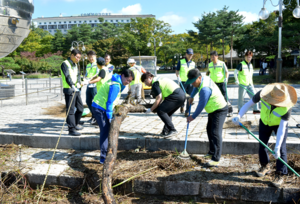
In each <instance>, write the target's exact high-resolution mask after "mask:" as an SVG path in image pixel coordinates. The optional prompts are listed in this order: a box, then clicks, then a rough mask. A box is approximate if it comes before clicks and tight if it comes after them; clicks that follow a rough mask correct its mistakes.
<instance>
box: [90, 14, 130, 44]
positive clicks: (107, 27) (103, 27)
mask: <svg viewBox="0 0 300 204" xmlns="http://www.w3.org/2000/svg"><path fill="white" fill-rule="evenodd" d="M99 21H100V23H98V24H97V26H96V27H94V32H92V39H93V40H94V42H95V41H99V40H104V39H108V38H115V37H116V36H120V34H121V33H122V32H123V27H124V26H123V23H119V24H118V26H117V24H114V23H110V22H105V21H104V18H99Z"/></svg>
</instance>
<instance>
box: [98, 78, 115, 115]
mask: <svg viewBox="0 0 300 204" xmlns="http://www.w3.org/2000/svg"><path fill="white" fill-rule="evenodd" d="M114 84H118V85H119V87H120V92H119V94H118V96H117V98H116V100H115V101H114V103H113V108H114V107H115V106H116V105H118V103H119V100H120V98H121V84H120V83H118V82H115V81H112V80H111V79H110V80H108V81H107V82H106V83H104V84H103V85H102V86H101V87H100V89H99V90H98V92H97V95H96V96H95V97H94V100H93V102H95V103H96V104H98V105H99V106H101V107H102V108H104V109H105V110H106V103H107V101H108V94H109V87H110V86H111V85H114Z"/></svg>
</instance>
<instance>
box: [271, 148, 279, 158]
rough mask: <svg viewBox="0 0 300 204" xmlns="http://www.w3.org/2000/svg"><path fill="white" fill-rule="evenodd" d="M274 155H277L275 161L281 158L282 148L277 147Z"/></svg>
mask: <svg viewBox="0 0 300 204" xmlns="http://www.w3.org/2000/svg"><path fill="white" fill-rule="evenodd" d="M274 153H275V154H273V156H274V157H275V159H278V158H280V148H278V147H275V149H274Z"/></svg>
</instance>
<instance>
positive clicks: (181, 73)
mask: <svg viewBox="0 0 300 204" xmlns="http://www.w3.org/2000/svg"><path fill="white" fill-rule="evenodd" d="M195 68H196V64H195V62H193V61H192V62H191V63H190V66H189V67H188V66H187V62H186V60H185V59H182V60H180V70H179V76H180V79H181V81H183V82H186V81H187V80H188V77H187V75H188V73H189V71H190V70H191V69H195Z"/></svg>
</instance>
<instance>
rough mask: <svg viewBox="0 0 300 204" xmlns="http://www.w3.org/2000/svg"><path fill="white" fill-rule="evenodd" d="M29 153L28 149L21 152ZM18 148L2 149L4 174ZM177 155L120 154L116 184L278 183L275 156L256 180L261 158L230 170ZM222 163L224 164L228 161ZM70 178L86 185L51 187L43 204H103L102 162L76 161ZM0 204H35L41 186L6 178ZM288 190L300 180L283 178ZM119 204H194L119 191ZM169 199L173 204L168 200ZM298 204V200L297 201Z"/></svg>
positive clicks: (294, 157)
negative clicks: (136, 181) (132, 181)
mask: <svg viewBox="0 0 300 204" xmlns="http://www.w3.org/2000/svg"><path fill="white" fill-rule="evenodd" d="M23 148H25V147H23ZM18 150H19V148H18V146H17V145H13V144H11V145H2V146H0V169H1V171H2V172H3V171H4V170H5V168H7V167H6V166H5V163H6V161H9V160H10V158H11V156H13V157H15V156H16V155H17V154H18ZM70 153H72V154H77V153H84V151H74V150H70ZM178 154H179V153H177V152H169V151H158V152H148V151H146V150H144V149H136V150H131V151H119V152H118V156H117V161H116V163H115V170H114V175H113V178H114V180H113V185H116V184H118V183H119V182H120V181H123V180H125V179H128V178H130V177H133V176H135V175H137V174H139V173H142V172H145V171H146V170H148V169H152V170H151V171H148V172H146V173H144V174H142V175H140V176H138V177H136V178H135V179H139V180H150V181H151V180H152V181H166V180H169V181H176V180H185V181H201V182H209V183H219V184H239V185H244V186H265V187H266V186H271V183H270V181H272V180H273V178H274V171H275V159H273V157H272V156H271V157H270V158H271V166H272V173H271V174H269V175H267V176H265V177H264V178H258V177H256V176H255V172H254V171H253V169H252V167H253V166H254V165H258V156H257V155H243V156H240V155H223V158H224V159H225V160H226V161H227V160H228V161H230V160H229V159H231V160H234V161H235V164H236V165H231V166H230V167H214V168H207V167H206V166H205V162H206V161H205V160H204V159H203V158H202V157H198V156H196V155H191V156H192V159H191V160H180V159H178ZM226 161H224V162H226ZM288 161H289V162H288V163H289V165H290V166H291V167H292V168H294V169H295V170H296V171H297V172H300V155H299V154H290V155H289V156H288ZM69 166H70V169H69V170H68V172H65V173H66V174H68V175H71V176H72V175H73V176H79V177H84V178H86V179H84V182H83V184H82V185H80V186H78V187H77V188H75V189H69V188H64V187H59V186H50V187H47V188H45V189H44V191H43V196H42V200H43V202H42V203H102V200H101V198H100V195H101V193H100V192H101V189H100V186H99V185H97V183H98V184H99V181H101V177H102V170H103V168H102V165H101V164H99V161H98V160H94V159H91V158H89V159H87V158H82V157H80V158H79V157H74V158H73V159H72V160H71V161H70V163H69ZM0 186H1V190H0V203H33V202H36V201H37V195H38V194H39V192H40V189H39V187H37V188H36V189H33V188H32V187H31V186H30V184H29V183H28V182H27V180H26V176H24V175H22V173H21V172H20V171H19V169H16V170H15V171H13V172H11V173H10V174H9V175H2V182H1V185H0ZM284 187H297V188H299V187H300V179H299V178H297V177H296V176H294V175H293V173H292V172H289V175H288V176H286V178H285V184H284ZM116 199H117V200H118V202H119V203H167V204H171V203H195V202H194V201H193V200H186V199H185V198H178V197H175V198H172V199H169V198H161V197H153V196H152V197H151V198H150V199H149V198H146V197H145V196H138V195H135V194H133V193H132V194H129V195H123V194H120V193H118V192H116ZM168 199H169V200H168ZM299 202H300V201H299Z"/></svg>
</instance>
